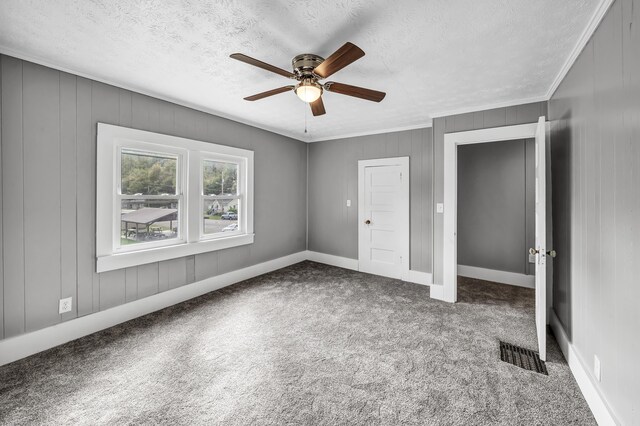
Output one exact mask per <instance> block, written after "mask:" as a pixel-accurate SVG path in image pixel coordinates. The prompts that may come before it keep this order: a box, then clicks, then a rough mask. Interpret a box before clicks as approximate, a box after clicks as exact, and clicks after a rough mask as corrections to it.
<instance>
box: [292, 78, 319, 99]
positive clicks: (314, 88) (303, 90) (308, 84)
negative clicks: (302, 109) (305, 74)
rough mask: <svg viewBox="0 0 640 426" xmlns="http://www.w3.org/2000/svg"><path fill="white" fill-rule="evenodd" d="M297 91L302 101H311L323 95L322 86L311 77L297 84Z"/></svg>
mask: <svg viewBox="0 0 640 426" xmlns="http://www.w3.org/2000/svg"><path fill="white" fill-rule="evenodd" d="M295 92H296V95H298V97H299V98H300V99H302V101H304V102H307V103H311V102H315V101H317V100H318V98H319V97H320V95H322V86H321V85H320V84H318V83H317V82H315V81H313V80H311V79H305V80H302V81H301V82H300V83H299V84H298V85H297V86H296V89H295Z"/></svg>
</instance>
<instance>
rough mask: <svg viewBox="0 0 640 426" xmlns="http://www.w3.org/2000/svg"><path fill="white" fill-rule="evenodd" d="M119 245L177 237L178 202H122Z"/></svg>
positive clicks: (133, 200)
mask: <svg viewBox="0 0 640 426" xmlns="http://www.w3.org/2000/svg"><path fill="white" fill-rule="evenodd" d="M121 213H122V214H121V215H120V219H121V220H120V245H121V246H124V245H129V244H138V243H148V242H155V241H163V240H167V239H173V238H177V237H178V228H179V223H178V200H176V199H174V200H136V199H130V200H122V212H121Z"/></svg>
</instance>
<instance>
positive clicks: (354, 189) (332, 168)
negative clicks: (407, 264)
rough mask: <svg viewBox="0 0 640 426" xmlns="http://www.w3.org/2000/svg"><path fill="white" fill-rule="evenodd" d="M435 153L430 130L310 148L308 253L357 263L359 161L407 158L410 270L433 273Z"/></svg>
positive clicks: (377, 136)
mask: <svg viewBox="0 0 640 426" xmlns="http://www.w3.org/2000/svg"><path fill="white" fill-rule="evenodd" d="M432 149H433V145H432V133H431V129H430V128H426V129H417V130H409V131H404V132H394V133H386V134H381V135H371V136H362V137H356V138H347V139H339V140H333V141H325V142H316V143H312V144H310V145H309V250H313V251H317V252H321V253H328V254H332V255H335V256H342V257H347V258H351V259H357V258H358V160H370V159H374V158H385V157H403V156H408V157H409V158H410V165H409V167H410V174H411V178H410V191H411V206H410V209H411V210H410V215H411V224H410V233H411V269H413V270H416V271H422V272H431V258H432V252H431V248H432V245H431V239H432V228H431V224H432V212H433V209H432V205H433V201H432V197H431V192H432V181H431V176H432V164H433V163H432V161H433V157H432ZM348 199H350V200H351V207H347V206H346V200H348Z"/></svg>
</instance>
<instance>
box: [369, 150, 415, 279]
mask: <svg viewBox="0 0 640 426" xmlns="http://www.w3.org/2000/svg"><path fill="white" fill-rule="evenodd" d="M358 169H359V170H358V174H359V177H358V186H359V194H358V217H359V222H360V223H359V228H358V269H359V270H360V271H362V272H367V273H370V274H375V275H383V276H385V277H391V278H399V279H404V278H405V276H406V273H407V271H408V269H409V178H408V175H409V159H408V157H400V158H388V159H379V160H361V161H359V162H358Z"/></svg>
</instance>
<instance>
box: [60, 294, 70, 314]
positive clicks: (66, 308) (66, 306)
mask: <svg viewBox="0 0 640 426" xmlns="http://www.w3.org/2000/svg"><path fill="white" fill-rule="evenodd" d="M72 304H73V297H67V298H66V299H60V307H59V309H58V313H60V314H64V313H65V312H71V306H72Z"/></svg>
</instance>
